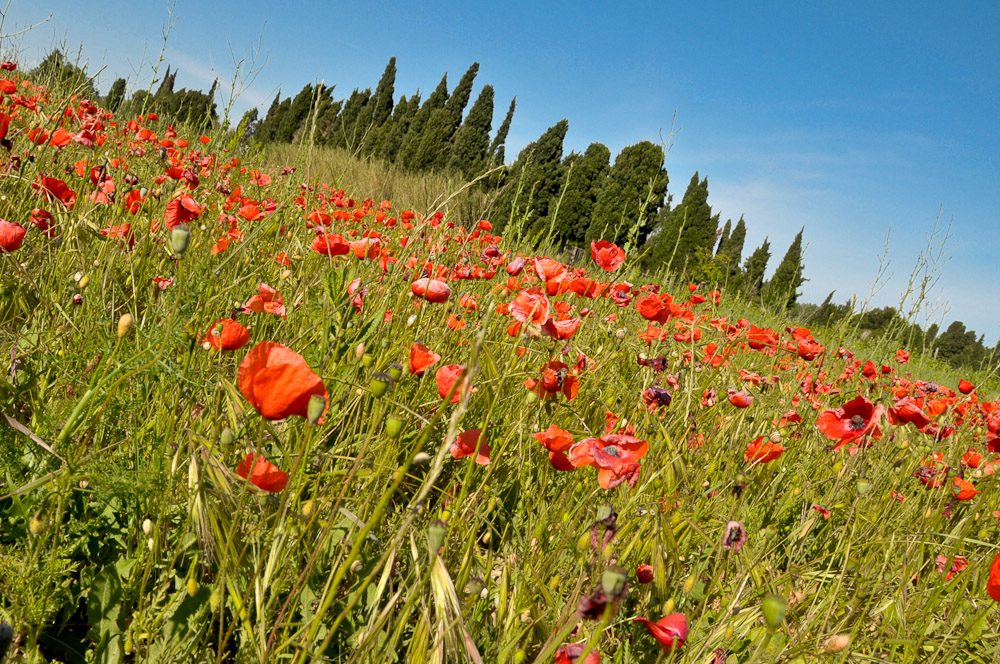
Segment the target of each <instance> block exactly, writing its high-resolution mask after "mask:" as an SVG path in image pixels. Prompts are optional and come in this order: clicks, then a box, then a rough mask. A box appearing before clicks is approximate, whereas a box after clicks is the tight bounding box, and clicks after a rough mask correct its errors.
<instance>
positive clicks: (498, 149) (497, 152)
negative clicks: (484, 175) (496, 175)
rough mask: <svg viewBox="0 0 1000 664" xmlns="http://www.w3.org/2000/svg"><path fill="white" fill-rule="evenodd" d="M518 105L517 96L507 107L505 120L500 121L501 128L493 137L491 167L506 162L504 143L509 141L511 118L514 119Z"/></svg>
mask: <svg viewBox="0 0 1000 664" xmlns="http://www.w3.org/2000/svg"><path fill="white" fill-rule="evenodd" d="M516 106H517V97H514V98H513V99H511V100H510V107H509V108H508V109H507V115H505V116H504V118H503V122H502V123H500V128H499V129H497V134H496V136H495V137H494V138H493V143H491V144H490V164H489V166H490V168H494V167H496V166H500V165H502V164H503V163H504V143H506V141H507V133H508V132H509V131H510V123H511V120H513V119H514V108H515V107H516Z"/></svg>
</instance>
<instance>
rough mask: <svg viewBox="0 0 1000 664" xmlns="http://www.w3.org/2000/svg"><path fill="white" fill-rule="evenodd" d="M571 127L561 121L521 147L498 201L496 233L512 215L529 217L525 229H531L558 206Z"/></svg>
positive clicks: (513, 216) (565, 121)
mask: <svg viewBox="0 0 1000 664" xmlns="http://www.w3.org/2000/svg"><path fill="white" fill-rule="evenodd" d="M568 129H569V121H568V120H565V119H563V120H560V121H559V122H557V123H556V124H554V125H552V126H551V127H549V128H548V129H547V130H546V131H545V133H543V134H542V135H541V136H539V138H538V140H536V141H534V142H533V143H529V144H528V145H527V146H525V148H524V149H523V150H521V153H520V154H519V155H518V157H517V161H516V162H514V164H513V165H512V166H511V169H510V175H509V177H508V179H507V183H506V185H505V189H504V191H503V194H502V195H501V197H500V200H499V201H498V202H497V208H498V212H497V216H496V219H495V220H494V222H493V228H494V230H495V231H496V232H500V231H502V230H503V228H504V227H505V226H506V224H507V223H508V222H509V221H510V220H511V219H512V218H513V219H515V220H517V219H520V218H522V217H523V218H525V219H526V225H525V228H530V227H531V225H532V224H533V223H534V221H535V220H536V219H539V218H544V217H545V216H546V215H548V213H549V210H550V206H551V205H555V202H556V199H557V198H558V195H559V188H560V187H561V186H562V182H563V177H562V175H563V171H562V148H563V139H565V138H566V131H567V130H568Z"/></svg>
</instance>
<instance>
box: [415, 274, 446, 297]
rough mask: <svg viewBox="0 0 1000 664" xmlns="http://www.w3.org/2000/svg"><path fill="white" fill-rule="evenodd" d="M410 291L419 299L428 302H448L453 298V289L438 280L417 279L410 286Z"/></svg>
mask: <svg viewBox="0 0 1000 664" xmlns="http://www.w3.org/2000/svg"><path fill="white" fill-rule="evenodd" d="M410 290H411V291H412V292H413V294H414V295H416V296H417V297H422V298H424V299H425V300H427V301H428V302H439V303H440V302H447V301H448V298H449V297H450V296H451V288H450V287H449V286H448V284H446V283H445V282H443V281H439V280H438V279H428V278H427V277H424V278H423V279H417V280H416V281H414V282H413V283H412V284H411V285H410Z"/></svg>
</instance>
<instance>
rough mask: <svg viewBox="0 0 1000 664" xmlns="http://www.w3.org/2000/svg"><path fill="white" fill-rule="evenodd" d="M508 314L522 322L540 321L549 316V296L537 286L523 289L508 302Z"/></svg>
mask: <svg viewBox="0 0 1000 664" xmlns="http://www.w3.org/2000/svg"><path fill="white" fill-rule="evenodd" d="M509 309H510V315H511V316H513V317H514V320H517V321H520V322H522V323H541V322H543V321H544V320H545V319H546V318H548V317H549V298H548V297H546V295H545V293H544V292H543V291H542V289H540V288H538V287H537V286H536V287H534V288H529V289H528V290H523V291H521V292H520V293H518V294H517V297H515V298H514V301H513V302H511V303H510V307H509Z"/></svg>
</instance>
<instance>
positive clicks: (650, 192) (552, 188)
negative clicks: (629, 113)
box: [248, 58, 804, 305]
mask: <svg viewBox="0 0 1000 664" xmlns="http://www.w3.org/2000/svg"><path fill="white" fill-rule="evenodd" d="M478 72H479V63H473V64H472V66H471V67H469V69H468V70H467V71H466V72H465V74H464V75H463V76H462V78H461V79H460V80H459V82H458V84H457V85H455V87H454V89H453V90H451V92H450V93H449V90H448V75H447V74H445V75H444V76H443V77H442V78H441V81H440V83H438V85H437V87H435V88H434V90H433V91H432V92H431V94H430V95H429V96H428V97H427V98H426V99H422V98H421V94H420V92H419V91H418V92H416V93H414V94H413V95H411V96H409V97H407V96H406V95H402V96H400V97H399V99H398V101H395V102H394V100H395V89H394V88H395V79H396V59H395V58H391V59H390V60H389V63H388V64H387V65H386V68H385V71H384V72H383V74H382V77H381V79H380V80H379V82H378V85H376V87H375V90H374V92H373V91H372V89H371V88H366V89H364V90H358V89H355V90H354V91H353V92H352V93H351V94H350V95H349V96H348V97H347V98H345V99H334V96H333V91H334V90H333V88H332V87H329V86H326V85H324V84H319V85H313V84H308V85H306V86H304V87H303V88H302V90H300V91H299V92H298V94H296V95H295V96H294V97H286V98H284V99H282V98H281V93H280V92H279V93H278V95H277V96H275V98H274V101H273V102H272V103H271V106H270V108H269V109H268V111H267V114H266V115H265V117H264V118H263V119H262V120H260V121H259V122H256V117H255V116H253V115H251V117H249V118H248V120H249V123H250V126H252V127H253V135H254V137H255V138H256V139H257V140H259V141H261V142H286V143H287V142H296V141H302V140H310V141H313V142H315V143H317V144H320V145H329V146H332V147H337V148H343V149H346V150H350V151H352V152H354V153H356V154H358V155H361V156H369V157H377V158H380V159H384V160H386V161H389V162H392V163H395V164H397V165H399V166H401V167H403V168H405V169H407V170H411V171H428V170H433V171H448V172H453V173H457V174H459V175H461V176H462V177H463V178H466V179H473V178H475V177H477V176H480V175H482V174H484V173H486V172H487V171H490V170H491V169H496V168H497V167H503V168H499V169H498V170H499V172H497V173H494V174H493V176H492V177H490V178H488V179H487V180H485V182H484V186H489V187H494V188H497V189H498V190H499V195H498V197H497V205H496V210H495V212H494V214H493V215H492V217H493V219H494V220H495V221H494V225H495V227H496V228H497V229H498V230H503V228H504V227H505V226H506V225H507V224H508V223H509V222H510V221H512V220H516V221H517V222H518V223H519V224H520V228H521V230H522V231H524V232H527V233H528V234H529V235H531V236H535V235H542V234H547V235H548V236H550V237H551V238H552V239H554V240H555V241H556V242H558V243H559V244H560V245H561V246H563V247H565V248H570V247H577V248H586V247H587V246H589V244H590V242H591V241H592V240H598V239H606V240H609V241H612V242H616V243H619V244H627V245H629V247H630V248H634V249H637V250H639V251H640V252H641V253H642V255H643V263H644V265H645V267H647V268H649V269H658V268H661V267H666V268H667V269H668V270H672V271H680V272H683V273H684V274H685V275H686V276H688V277H690V278H692V279H697V280H710V281H713V282H728V283H738V284H740V285H741V286H742V287H743V289H744V290H745V291H747V292H749V293H752V294H761V295H764V296H765V297H766V298H767V299H768V300H770V301H771V302H773V303H775V304H786V305H791V304H794V303H795V301H796V299H797V297H798V288H799V286H801V284H802V282H803V281H804V279H803V278H802V233H801V231H800V232H799V234H798V235H796V237H795V240H794V241H793V242H792V245H791V246H790V247H789V249H788V251H787V252H786V255H785V257H784V259H783V260H782V262H781V264H780V265H779V267H778V269H777V270H776V272H775V276H774V277H772V279H771V280H770V281H768V282H767V283H765V282H764V273H765V271H766V269H767V264H768V261H769V260H770V257H771V252H770V244H769V242H768V241H767V240H765V241H764V243H763V244H762V245H761V246H760V247H758V248H757V250H756V251H754V252H753V253H752V254H751V255H750V256H748V257H747V259H746V261H745V262H744V263H743V264H742V268H741V263H740V262H741V260H742V252H743V242H744V238H745V237H746V223H745V222H744V220H743V219H742V218H741V219H740V220H739V221H738V222H737V223H736V225H735V227H734V226H733V224H732V222H731V221H727V222H726V225H725V227H724V228H723V229H722V230H721V232H720V230H719V215H718V214H717V213H716V214H713V213H712V209H711V206H710V205H709V204H708V178H699V175H698V173H695V175H694V176H693V177H692V178H691V182H690V184H689V185H688V188H687V190H686V191H685V193H684V196H683V199H682V200H681V202H680V203H679V204H678V205H676V206H671V202H672V199H671V197H670V196H668V194H667V185H668V182H669V178H668V176H667V171H666V169H665V168H664V166H663V163H664V151H663V148H662V147H661V146H660V145H657V144H655V143H651V142H649V141H642V142H640V143H637V144H635V145H630V146H628V147H626V148H625V149H623V150H622V151H621V152H620V153H619V154H618V156H617V157H616V158H615V160H614V162H613V163H612V162H611V151H610V150H609V149H608V148H607V146H605V145H603V144H601V143H592V144H591V145H590V146H589V147H588V148H587V149H586V150H585V151H584V152H583V153H582V154H581V153H577V152H571V153H570V154H568V155H565V156H564V155H563V143H564V139H565V137H566V132H567V131H568V129H569V122H568V121H567V120H565V119H564V120H560V121H559V122H557V123H556V124H555V125H553V126H552V127H550V128H549V129H548V130H547V131H546V132H545V133H543V134H542V135H541V136H540V137H539V138H538V139H537V140H536V141H534V142H532V143H530V144H529V145H528V146H526V147H525V148H524V149H523V150H522V151H521V152H520V154H519V155H518V158H517V159H516V160H515V161H514V162H513V163H512V164H510V165H509V166H506V167H504V160H505V154H504V143H505V141H506V138H507V133H508V131H509V129H510V123H511V120H512V118H513V115H514V109H515V106H516V98H515V99H514V100H511V103H510V106H509V108H508V110H507V114H506V116H505V118H504V120H503V123H502V124H501V125H500V127H499V128H498V129H497V131H496V133H495V134H494V135H493V136H492V137H491V135H490V134H491V130H492V121H493V114H494V108H493V104H494V90H493V87H492V86H491V85H484V86H482V88H481V89H480V92H479V95H478V97H476V100H475V101H474V102H473V104H472V106H471V108H470V109H469V111H468V113H465V108H466V106H467V105H468V103H469V100H470V99H471V94H472V89H473V85H474V83H475V79H476V75H477V74H478ZM253 113H256V111H255V110H254V111H251V114H253ZM463 114H464V116H463Z"/></svg>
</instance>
